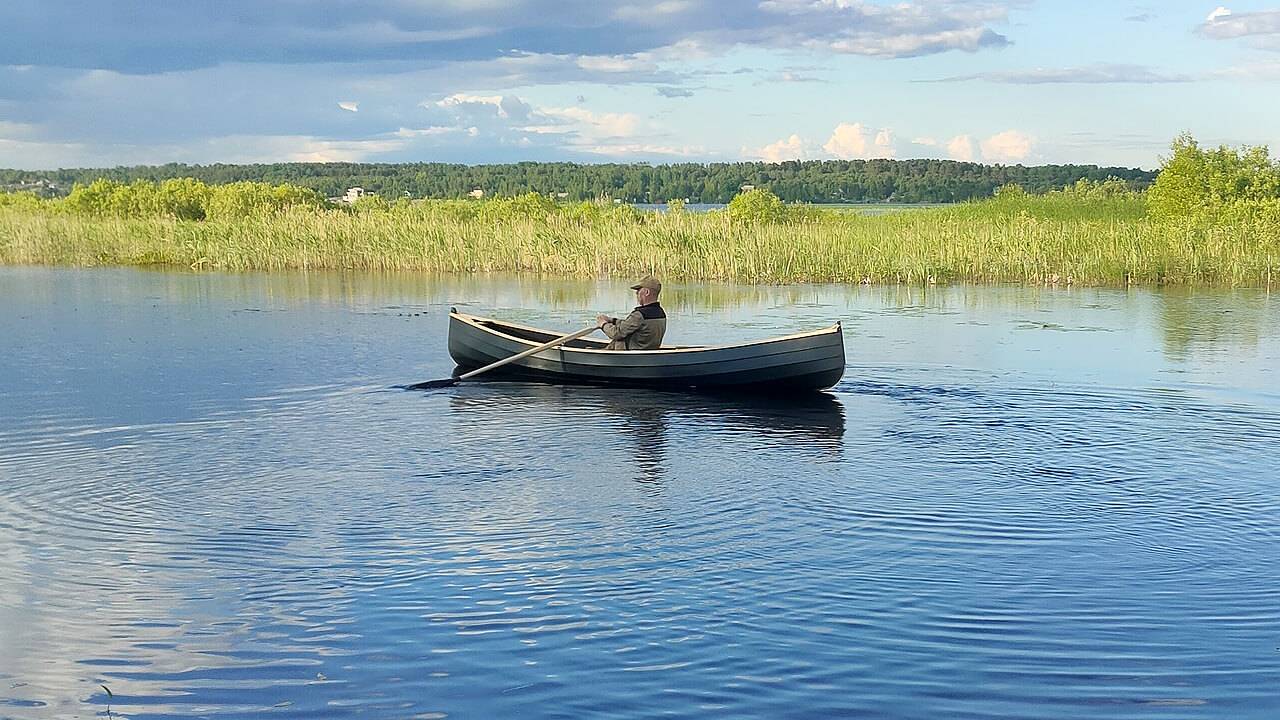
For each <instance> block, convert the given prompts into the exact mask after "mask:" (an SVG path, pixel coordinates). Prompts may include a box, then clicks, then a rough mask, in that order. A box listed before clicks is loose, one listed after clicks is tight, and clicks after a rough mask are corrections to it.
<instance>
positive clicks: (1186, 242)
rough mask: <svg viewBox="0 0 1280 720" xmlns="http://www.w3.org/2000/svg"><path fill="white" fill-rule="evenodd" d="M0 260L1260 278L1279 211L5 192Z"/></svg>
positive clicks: (915, 279)
mask: <svg viewBox="0 0 1280 720" xmlns="http://www.w3.org/2000/svg"><path fill="white" fill-rule="evenodd" d="M517 200H519V199H517ZM501 202H506V204H505V205H503V204H500V203H501ZM0 263H5V264H54V265H75V266H97V265H178V266H183V267H191V268H196V269H221V270H280V269H309V268H315V269H319V268H337V269H355V270H427V271H438V272H463V273H465V272H529V273H544V274H553V275H560V276H570V277H600V276H615V275H618V276H627V277H630V276H632V275H635V274H636V273H653V274H656V275H659V276H661V277H663V278H665V279H671V280H726V281H740V282H751V283H791V282H844V283H874V284H880V283H911V284H921V283H954V282H972V283H998V282H1012V283H1024V284H1043V283H1049V284H1077V285H1124V284H1203V285H1226V286H1265V285H1268V284H1269V283H1270V282H1271V278H1272V276H1273V275H1275V276H1278V277H1280V222H1278V221H1277V213H1263V214H1259V215H1253V216H1249V215H1242V216H1238V217H1232V218H1227V219H1223V218H1217V219H1215V220H1212V221H1209V220H1205V219H1203V218H1200V219H1186V218H1183V219H1178V220H1155V219H1152V218H1149V217H1148V216H1147V213H1146V209H1145V201H1144V200H1143V198H1142V196H1141V195H1134V194H1127V195H1123V196H1119V197H1102V198H1083V197H1077V196H1073V195H1071V194H1070V193H1055V194H1051V195H1047V196H1025V195H1015V196H1000V197H997V198H994V199H992V200H988V201H984V202H977V203H967V204H963V205H955V206H949V207H942V208H933V209H926V210H913V211H909V212H899V213H888V214H883V215H875V216H862V215H857V214H853V213H841V212H824V211H821V210H815V209H811V208H810V209H804V210H802V211H797V212H794V213H792V214H791V215H789V216H788V217H787V219H785V220H784V221H780V222H779V221H763V222H761V221H744V220H742V219H741V218H735V217H734V216H733V215H732V214H731V213H729V212H711V213H688V212H671V213H666V214H657V213H646V212H640V211H636V210H634V209H633V208H630V207H626V206H623V207H617V206H609V205H600V204H589V203H582V204H577V205H569V206H554V205H551V204H538V203H536V202H534V203H532V204H531V203H529V202H525V203H524V204H523V205H521V204H520V203H518V202H513V201H492V203H475V202H461V201H426V202H419V203H412V204H409V203H403V204H397V205H394V206H390V207H385V206H384V207H379V208H376V209H370V210H365V211H362V210H357V211H354V212H353V211H346V210H334V209H317V208H311V207H300V208H292V209H286V210H284V211H280V212H272V213H262V214H256V215H249V216H245V217H241V218H237V219H208V220H178V219H174V218H173V217H134V218H126V217H113V216H101V215H84V214H77V213H72V212H65V211H58V210H57V209H56V208H51V207H42V206H39V205H31V204H18V203H11V204H9V205H7V206H0Z"/></svg>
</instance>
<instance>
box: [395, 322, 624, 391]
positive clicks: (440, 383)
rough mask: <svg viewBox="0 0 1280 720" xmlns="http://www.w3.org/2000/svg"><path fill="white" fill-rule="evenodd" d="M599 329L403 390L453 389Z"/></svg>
mask: <svg viewBox="0 0 1280 720" xmlns="http://www.w3.org/2000/svg"><path fill="white" fill-rule="evenodd" d="M599 329H600V328H598V327H596V326H595V325H592V326H591V327H589V328H583V329H581V330H579V331H577V332H574V333H569V334H568V335H565V336H563V337H558V338H556V339H555V340H552V341H550V342H545V343H542V344H541V345H538V346H537V347H531V348H529V349H528V350H525V351H524V352H519V353H516V354H515V355H512V356H511V357H509V358H503V359H501V360H499V361H498V362H495V363H489V364H488V365H485V366H484V367H482V368H480V369H478V370H472V371H471V372H469V373H463V374H462V375H459V376H457V377H451V378H449V379H447V380H427V381H426V382H420V383H414V384H412V385H407V386H405V390H431V389H433V388H445V387H453V386H454V385H457V384H458V382H459V381H461V380H470V379H471V378H473V377H475V376H477V375H479V374H480V373H482V372H488V371H490V370H493V369H494V368H500V367H502V366H503V365H506V364H507V363H513V362H515V361H517V360H519V359H521V358H527V357H529V356H530V355H532V354H534V353H540V352H542V351H543V350H550V349H551V348H553V347H556V346H557V345H563V344H565V343H567V342H569V341H571V340H577V339H578V338H580V337H582V336H583V335H590V334H591V333H593V332H595V331H596V330H599Z"/></svg>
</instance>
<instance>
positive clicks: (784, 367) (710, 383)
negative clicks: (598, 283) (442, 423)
mask: <svg viewBox="0 0 1280 720" xmlns="http://www.w3.org/2000/svg"><path fill="white" fill-rule="evenodd" d="M560 335H561V333H556V332H551V331H549V330H541V329H539V328H534V327H527V326H525V325H517V324H515V323H511V322H506V321H502V320H494V319H492V318H486V317H479V316H476V315H467V314H465V313H460V312H458V311H457V309H456V308H453V309H451V310H450V311H449V355H451V356H452V357H453V361H454V362H456V363H457V364H458V368H459V370H458V372H465V371H467V370H473V369H476V368H479V367H483V366H485V365H488V364H489V363H492V362H496V361H498V360H501V359H503V358H508V357H511V356H513V355H516V354H517V353H519V352H521V351H523V350H528V349H530V348H533V347H536V346H537V345H539V344H542V343H545V342H548V341H551V340H554V339H555V338H557V337H559V336H560ZM607 344H608V343H606V342H604V341H601V340H594V339H588V338H579V339H577V340H572V341H570V342H568V343H567V344H565V345H563V346H561V347H556V348H552V349H550V350H543V351H542V352H539V353H535V354H533V355H530V356H529V357H526V358H524V359H521V360H517V361H515V362H513V363H511V364H509V365H506V366H503V367H501V368H498V369H495V370H493V371H492V372H493V373H494V374H495V375H497V374H499V373H501V374H502V375H504V376H505V377H508V378H510V377H519V378H521V379H526V380H537V381H542V382H555V383H585V384H592V385H625V386H634V387H652V388H662V389H686V388H692V389H697V390H711V391H715V390H731V389H741V388H750V389H751V390H752V391H753V392H775V391H796V390H823V389H826V388H829V387H831V386H832V385H835V384H836V383H837V382H839V381H840V377H841V376H842V375H843V374H844V335H843V332H842V330H841V328H840V323H838V322H837V323H836V324H835V325H832V326H830V327H827V328H823V329H822V330H815V331H813V332H806V333H798V334H795V335H787V336H784V337H778V338H771V339H769V340H759V341H756V342H749V343H741V344H736V345H715V346H672V347H667V346H663V347H662V348H660V349H658V350H628V351H625V352H621V351H617V350H606V349H605V346H606V345H607ZM487 375H488V373H486V374H485V375H482V376H479V377H485V376H487Z"/></svg>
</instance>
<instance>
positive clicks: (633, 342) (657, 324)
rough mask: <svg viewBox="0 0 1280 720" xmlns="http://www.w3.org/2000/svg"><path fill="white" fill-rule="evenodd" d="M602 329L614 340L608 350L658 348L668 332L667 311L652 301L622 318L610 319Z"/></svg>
mask: <svg viewBox="0 0 1280 720" xmlns="http://www.w3.org/2000/svg"><path fill="white" fill-rule="evenodd" d="M600 329H601V330H603V331H604V334H605V335H608V336H609V339H610V340H612V341H613V342H610V343H609V347H608V348H606V349H608V350H657V349H658V348H659V347H661V346H662V336H663V335H665V334H666V333H667V313H666V312H665V311H663V309H662V306H661V305H659V304H658V303H656V302H651V303H649V304H648V305H641V306H640V307H638V308H636V309H635V310H632V311H631V314H630V315H628V316H626V317H625V318H623V319H621V320H619V319H618V318H612V319H610V320H609V322H607V323H605V324H604V325H602V326H600Z"/></svg>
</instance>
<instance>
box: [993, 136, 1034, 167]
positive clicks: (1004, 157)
mask: <svg viewBox="0 0 1280 720" xmlns="http://www.w3.org/2000/svg"><path fill="white" fill-rule="evenodd" d="M1035 143H1036V140H1035V138H1033V137H1031V136H1030V135H1028V134H1026V133H1023V132H1019V131H1017V130H1005V131H1004V132H1002V133H997V134H995V135H992V136H991V137H989V138H987V139H986V140H983V141H982V143H981V146H982V159H983V160H985V161H986V162H990V163H1004V164H1006V165H1012V164H1015V163H1020V162H1022V161H1024V160H1026V159H1027V158H1028V157H1030V156H1031V149H1032V148H1033V147H1034V146H1035Z"/></svg>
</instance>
